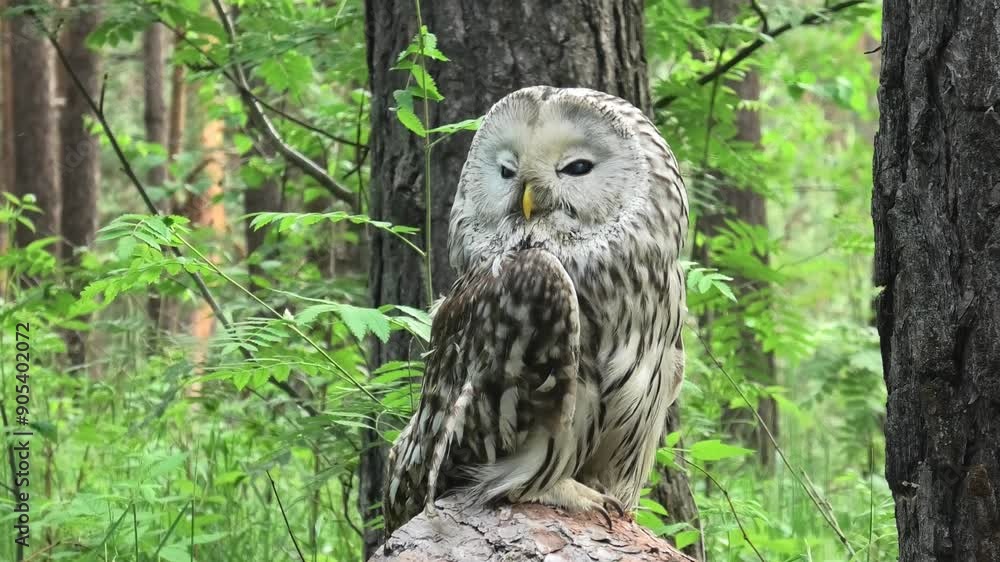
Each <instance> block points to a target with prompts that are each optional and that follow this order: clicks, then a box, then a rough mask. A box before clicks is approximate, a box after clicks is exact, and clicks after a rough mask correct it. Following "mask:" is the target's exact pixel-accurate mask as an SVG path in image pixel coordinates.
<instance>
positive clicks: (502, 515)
mask: <svg viewBox="0 0 1000 562" xmlns="http://www.w3.org/2000/svg"><path fill="white" fill-rule="evenodd" d="M436 505H437V508H438V513H437V515H436V516H435V517H428V516H427V513H426V512H424V513H421V514H420V515H418V516H416V517H414V518H413V519H412V520H411V521H410V522H409V523H407V524H406V525H403V526H402V527H400V528H399V529H396V532H394V533H393V534H392V537H390V538H389V540H388V541H387V542H386V544H384V545H382V546H381V547H379V549H378V550H377V551H376V552H375V554H374V555H373V556H372V557H371V558H370V559H369V562H389V561H396V562H429V561H435V562H436V561H448V562H480V561H481V562H500V561H503V562H527V561H532V560H541V561H544V562H594V561H602V562H603V561H608V562H611V561H620V562H633V561H634V562H639V561H651V560H658V561H662V562H694V558H691V557H689V556H687V555H686V554H683V553H681V552H680V551H678V550H677V549H675V548H674V547H673V546H671V545H670V543H668V542H667V541H665V540H663V539H660V538H657V537H655V536H653V535H652V534H651V533H650V532H649V531H647V530H646V529H643V528H642V527H640V526H639V525H637V524H636V523H635V522H634V521H632V520H631V518H621V517H614V516H613V517H612V523H613V525H612V528H611V529H608V527H607V526H606V524H605V522H604V519H603V518H602V517H601V516H600V515H598V514H596V513H592V512H588V513H576V514H568V513H566V512H564V511H561V510H558V509H555V508H552V507H548V506H544V505H539V504H517V505H500V506H497V507H495V508H481V507H471V508H462V507H461V505H460V500H458V499H456V498H454V497H451V498H446V499H442V500H438V502H437V503H436Z"/></svg>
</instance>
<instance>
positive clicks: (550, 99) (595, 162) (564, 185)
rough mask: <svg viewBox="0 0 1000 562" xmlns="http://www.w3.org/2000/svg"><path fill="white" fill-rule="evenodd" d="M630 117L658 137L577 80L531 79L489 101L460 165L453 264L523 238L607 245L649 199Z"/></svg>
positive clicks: (574, 248)
mask: <svg viewBox="0 0 1000 562" xmlns="http://www.w3.org/2000/svg"><path fill="white" fill-rule="evenodd" d="M640 123H641V124H642V125H643V126H644V127H649V128H651V129H652V132H653V133H652V134H653V135H654V136H655V137H656V138H657V139H659V135H658V134H657V133H656V131H655V128H653V126H652V124H651V123H649V121H648V120H646V119H645V117H644V116H643V115H642V113H641V112H640V111H639V110H638V109H637V108H635V107H634V106H632V105H631V104H629V103H628V102H626V101H624V100H621V99H619V98H615V97H613V96H609V95H607V94H603V93H601V92H596V91H594V90H587V89H582V88H573V89H559V88H550V87H546V86H536V87H531V88H525V89H522V90H518V91H516V92H514V93H512V94H510V95H508V96H506V97H505V98H503V99H502V100H500V101H499V102H497V103H496V105H494V106H493V108H492V109H490V111H489V112H488V113H487V114H486V117H485V119H484V120H483V123H482V126H481V127H480V129H479V131H478V132H477V133H476V136H475V138H474V139H473V141H472V146H471V148H470V149H469V155H468V157H467V158H466V161H465V167H464V168H463V170H462V175H461V179H460V181H459V185H458V192H457V194H456V196H455V203H454V206H453V208H452V214H451V236H450V240H451V261H452V264H453V265H454V266H455V267H457V268H458V269H459V270H463V269H465V266H466V265H468V264H469V263H471V262H475V261H478V260H479V259H484V258H487V259H488V258H492V257H496V256H498V255H500V254H502V253H503V252H505V251H509V250H512V249H515V248H517V247H521V246H524V245H525V244H530V245H541V246H546V247H548V248H549V249H550V250H552V251H554V252H557V253H559V254H563V255H565V254H567V253H573V252H578V253H592V252H593V250H594V248H606V247H608V246H609V242H613V238H614V237H616V236H619V237H620V236H621V235H622V232H623V231H624V230H625V229H626V228H627V227H628V224H629V223H634V220H635V217H636V215H637V214H639V213H642V212H643V209H644V208H645V207H647V206H648V203H649V201H650V186H651V181H650V149H651V147H649V146H644V145H645V144H648V141H649V139H648V136H649V134H648V132H647V134H645V135H643V134H641V131H639V130H637V125H638V124H640ZM659 145H661V147H662V150H665V151H666V154H662V153H661V154H660V157H661V158H662V159H666V158H667V157H669V158H670V159H672V156H670V155H669V149H667V148H666V144H665V143H663V142H662V139H660V140H659ZM654 148H655V147H654Z"/></svg>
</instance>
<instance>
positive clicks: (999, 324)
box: [872, 0, 1000, 562]
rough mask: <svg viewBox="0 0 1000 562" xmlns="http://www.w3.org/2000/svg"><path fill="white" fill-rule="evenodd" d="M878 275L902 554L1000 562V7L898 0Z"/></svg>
mask: <svg viewBox="0 0 1000 562" xmlns="http://www.w3.org/2000/svg"><path fill="white" fill-rule="evenodd" d="M884 10H885V12H884V16H883V19H882V21H883V24H882V70H881V77H880V82H881V84H880V88H879V96H878V98H879V106H880V109H881V117H880V119H879V132H878V134H877V136H876V137H875V163H874V173H875V191H874V197H873V199H872V215H873V218H874V222H875V284H876V285H879V286H883V287H884V290H883V292H882V294H881V295H880V297H879V299H878V302H877V305H876V306H877V312H878V329H879V335H880V337H881V342H882V361H883V366H884V369H885V381H886V386H887V388H888V392H889V398H888V408H887V409H888V417H887V423H886V479H887V480H888V482H889V486H890V488H891V489H892V493H893V498H894V499H895V502H896V526H897V528H898V530H899V555H900V560H903V561H911V560H921V561H922V560H961V561H974V562H986V561H991V562H992V561H996V560H1000V507H998V506H1000V290H998V287H1000V157H998V155H1000V114H998V113H997V110H998V109H1000V34H998V33H997V27H996V25H997V22H998V21H1000V3H998V2H997V1H996V0H965V1H963V2H959V1H958V0H939V1H936V2H886V3H885V6H884Z"/></svg>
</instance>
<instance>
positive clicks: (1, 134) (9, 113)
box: [0, 0, 14, 297]
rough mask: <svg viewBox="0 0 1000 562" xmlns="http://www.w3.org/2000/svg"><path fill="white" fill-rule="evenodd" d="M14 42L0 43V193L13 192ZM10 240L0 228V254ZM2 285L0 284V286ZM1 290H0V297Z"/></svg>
mask: <svg viewBox="0 0 1000 562" xmlns="http://www.w3.org/2000/svg"><path fill="white" fill-rule="evenodd" d="M7 4H8V2H6V0H0V10H2V9H5V8H7ZM0 37H9V38H13V37H14V34H13V33H11V21H10V20H9V19H7V18H0ZM13 43H14V41H4V42H3V43H0V81H2V87H3V90H2V91H0V98H2V101H0V104H2V105H0V107H2V111H0V120H2V121H0V192H2V191H6V192H8V193H13V192H14V126H13V123H14V75H13V66H12V60H11V56H12V52H11V51H12V45H13ZM9 244H10V240H7V229H6V228H0V252H5V251H6V250H7V248H8V247H9V246H8V245H9ZM0 281H2V279H0ZM2 285H3V283H0V286H2ZM2 296H4V295H3V294H2V289H0V297H2Z"/></svg>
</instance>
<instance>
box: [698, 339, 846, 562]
mask: <svg viewBox="0 0 1000 562" xmlns="http://www.w3.org/2000/svg"><path fill="white" fill-rule="evenodd" d="M694 334H695V336H697V337H698V341H700V342H701V345H702V347H703V348H705V353H706V354H707V355H708V358H709V359H711V360H712V363H713V364H714V365H715V367H716V368H717V369H719V372H721V373H722V375H723V376H724V377H725V378H726V380H727V381H729V384H730V385H731V386H732V387H733V388H734V389H735V390H736V393H737V394H739V395H740V398H741V399H742V400H743V401H744V402H746V405H747V407H748V408H750V411H751V412H752V413H753V416H754V418H755V419H756V420H757V423H759V424H760V427H761V428H762V429H763V430H764V434H765V435H767V439H768V441H770V442H771V446H772V447H774V450H775V451H777V453H778V456H779V457H781V462H782V464H784V465H785V468H787V469H788V471H789V472H791V473H792V476H794V477H795V480H796V481H797V482H798V483H799V486H801V487H802V489H803V490H804V491H805V492H806V495H807V496H809V499H810V500H812V502H813V505H815V506H816V509H818V510H819V513H820V515H822V516H823V519H824V520H825V521H826V523H827V525H828V526H829V527H830V528H831V529H832V530H833V532H834V533H835V534H836V535H837V538H838V539H839V540H840V542H841V544H843V545H844V548H846V549H847V552H849V553H850V555H851V556H852V557H853V556H854V555H855V552H854V548H853V547H852V546H851V543H850V542H849V541H848V540H847V536H846V535H844V531H842V530H841V528H840V525H839V524H838V523H837V519H836V517H834V516H833V515H832V514H830V513H828V512H827V510H826V508H824V507H823V504H824V503H826V502H825V500H823V499H822V498H820V496H819V492H817V491H816V489H815V488H814V487H813V486H812V485H811V484H812V483H811V482H810V483H808V484H807V483H806V481H805V480H803V479H802V476H801V475H800V474H799V473H798V471H796V470H795V467H793V466H792V463H791V461H789V460H788V457H787V456H785V451H784V450H783V449H782V448H781V446H779V445H778V441H777V439H775V438H774V434H772V433H771V428H769V427H768V426H767V422H765V421H764V418H762V417H761V415H760V413H759V412H758V411H757V408H754V406H753V402H751V401H750V398H748V397H747V395H746V393H745V392H743V389H742V388H740V385H738V384H736V379H734V378H733V377H732V375H730V374H729V371H727V370H726V368H725V367H723V366H722V363H721V362H719V359H718V358H716V357H715V354H714V353H713V352H712V348H711V347H710V346H709V345H708V342H706V341H705V338H703V337H702V336H701V334H700V333H699V332H698V331H697V330H695V331H694Z"/></svg>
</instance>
